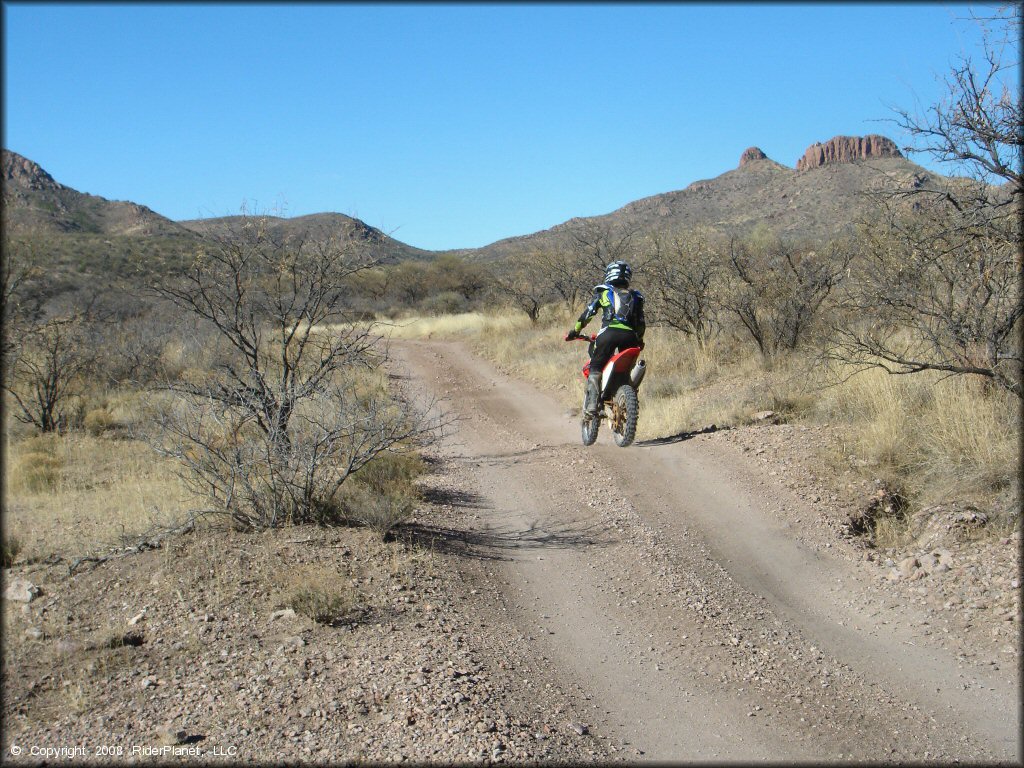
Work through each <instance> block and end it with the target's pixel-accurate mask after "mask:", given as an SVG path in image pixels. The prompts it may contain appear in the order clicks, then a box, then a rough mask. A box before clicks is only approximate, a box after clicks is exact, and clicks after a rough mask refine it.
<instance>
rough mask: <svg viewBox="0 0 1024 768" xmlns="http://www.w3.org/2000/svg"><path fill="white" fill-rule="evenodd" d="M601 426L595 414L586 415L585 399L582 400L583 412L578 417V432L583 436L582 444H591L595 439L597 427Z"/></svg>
mask: <svg viewBox="0 0 1024 768" xmlns="http://www.w3.org/2000/svg"><path fill="white" fill-rule="evenodd" d="M600 426H601V419H599V418H598V417H597V416H587V403H586V399H584V401H583V413H582V416H581V417H580V432H581V434H582V436H583V444H584V445H593V444H594V441H595V440H597V429H598V427H600Z"/></svg>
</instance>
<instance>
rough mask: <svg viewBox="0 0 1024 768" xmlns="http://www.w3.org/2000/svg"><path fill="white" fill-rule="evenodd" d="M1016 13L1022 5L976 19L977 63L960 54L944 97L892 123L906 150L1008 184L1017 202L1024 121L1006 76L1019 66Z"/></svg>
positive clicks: (1016, 92) (902, 112) (1013, 86)
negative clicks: (979, 29)
mask: <svg viewBox="0 0 1024 768" xmlns="http://www.w3.org/2000/svg"><path fill="white" fill-rule="evenodd" d="M1021 14H1022V8H1021V5H1020V4H1019V3H1011V4H1009V5H1007V6H1004V7H1002V8H999V9H998V10H996V11H995V13H994V15H993V16H991V17H989V18H987V19H976V21H977V22H978V23H980V24H981V26H982V47H983V52H982V57H981V58H982V60H981V61H977V60H975V59H972V58H971V57H969V56H961V57H960V58H959V60H958V62H957V63H956V64H955V65H954V66H953V68H952V69H951V71H950V73H949V74H948V75H947V77H946V79H945V85H946V95H945V98H943V99H942V100H941V101H940V102H938V103H936V104H933V105H931V106H930V107H929V108H928V109H927V110H926V111H925V113H924V114H923V115H922V114H914V113H911V112H910V111H908V110H902V109H898V110H896V118H895V119H894V120H895V122H896V124H897V125H899V126H900V127H901V128H902V129H903V130H905V131H906V132H907V133H908V134H909V135H910V137H911V140H912V144H911V146H909V147H906V150H907V151H909V152H912V153H917V154H926V155H930V156H931V157H933V158H934V159H935V160H938V161H939V162H941V163H943V164H946V165H949V166H950V167H951V169H952V170H953V171H954V172H957V173H964V174H966V175H968V176H970V177H972V178H975V179H978V180H981V181H986V182H993V181H994V182H995V183H1001V182H1009V184H1010V188H1011V191H1012V193H1013V196H1014V198H1015V199H1016V200H1019V199H1020V194H1021V151H1022V147H1024V133H1022V131H1021V127H1022V125H1024V123H1022V114H1021V102H1020V92H1019V90H1018V89H1019V85H1018V84H1017V83H1016V82H1014V81H1015V79H1016V78H1014V77H1013V76H1008V74H1009V73H1010V71H1011V70H1013V69H1018V68H1019V66H1020V63H1019V56H1020V51H1019V45H1020V31H1021ZM1018 77H1019V75H1018Z"/></svg>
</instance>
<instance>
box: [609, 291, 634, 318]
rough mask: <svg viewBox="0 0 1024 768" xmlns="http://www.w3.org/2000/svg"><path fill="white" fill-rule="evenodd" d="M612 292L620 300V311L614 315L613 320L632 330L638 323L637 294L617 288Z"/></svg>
mask: <svg viewBox="0 0 1024 768" xmlns="http://www.w3.org/2000/svg"><path fill="white" fill-rule="evenodd" d="M612 290H613V291H615V295H616V296H617V297H618V299H619V311H618V312H615V313H613V319H615V320H617V321H618V322H620V323H625V324H626V325H628V326H629V327H630V328H632V327H633V325H634V323H635V321H636V303H637V302H636V292H635V291H632V290H630V289H629V288H616V287H615V286H612Z"/></svg>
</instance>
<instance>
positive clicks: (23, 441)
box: [3, 17, 1024, 557]
mask: <svg viewBox="0 0 1024 768" xmlns="http://www.w3.org/2000/svg"><path fill="white" fill-rule="evenodd" d="M1011 21H1012V23H1011V25H1010V26H1011V27H1012V28H1014V29H1015V28H1016V27H1014V26H1013V24H1015V23H1016V17H1014V18H1013V19H1012V20H1011ZM987 42H988V47H987V55H986V58H985V60H984V61H982V62H970V61H964V62H961V63H960V65H958V66H957V67H955V68H954V69H953V71H952V73H951V76H950V78H949V81H948V86H949V99H948V100H947V101H945V102H943V103H942V104H937V105H935V106H933V107H932V108H930V109H929V110H928V111H926V112H925V113H924V114H923V115H914V114H911V113H909V112H899V113H897V117H896V121H897V122H898V123H899V124H900V125H901V126H903V127H904V128H905V129H906V130H907V131H908V132H909V133H910V135H911V136H912V137H914V138H915V140H916V142H917V144H916V146H915V147H913V149H915V150H916V151H918V152H922V153H926V154H930V155H932V156H934V157H935V158H937V159H938V160H941V161H943V162H948V163H949V164H950V166H951V170H952V171H954V172H955V174H956V175H954V176H951V177H948V178H946V177H939V178H940V182H935V181H934V179H933V180H932V181H931V182H929V183H927V184H925V183H920V180H919V179H912V180H910V181H909V182H908V183H907V184H906V185H905V186H902V187H899V188H895V189H893V188H890V189H889V190H888V192H886V193H885V194H881V193H877V192H876V193H874V205H875V207H874V210H873V214H872V215H871V217H870V219H869V220H865V221H863V222H861V225H860V227H859V229H858V230H857V232H856V234H855V235H854V236H850V237H843V238H842V239H838V238H837V239H833V240H831V241H827V242H823V241H820V240H819V241H815V240H808V239H799V238H783V237H780V236H778V235H777V234H776V233H774V232H773V231H772V230H771V229H770V228H769V227H766V226H762V227H760V228H759V229H756V230H754V231H753V232H752V233H751V234H748V235H745V236H738V235H730V234H728V233H722V232H721V231H718V230H713V229H711V228H708V227H702V226H699V227H692V228H687V229H679V228H676V229H673V228H671V227H665V228H663V229H659V230H656V231H652V230H649V229H644V230H641V229H639V228H638V227H637V226H635V225H629V224H627V223H622V222H620V223H618V224H615V223H613V222H611V221H609V220H607V219H601V218H597V219H576V220H573V221H572V222H570V223H569V225H567V226H566V228H565V230H564V233H563V234H564V237H562V238H561V240H560V241H559V242H560V243H561V245H550V246H546V247H544V248H538V249H535V250H533V251H530V252H528V253H525V254H521V255H517V256H515V257H508V258H504V259H499V260H494V261H481V260H476V259H473V258H471V257H459V256H456V255H453V254H442V255H439V256H437V257H435V258H433V259H425V260H404V261H397V262H395V261H392V262H390V263H381V262H380V261H379V260H378V259H377V258H375V257H372V256H371V255H370V254H369V252H368V251H366V250H360V248H359V247H358V245H359V243H358V241H355V240H351V239H346V240H339V239H338V238H337V237H336V236H335V235H332V234H331V233H330V232H329V231H326V230H325V231H323V232H317V231H315V229H313V228H310V229H306V230H303V229H301V228H284V227H282V226H280V220H276V219H275V220H274V221H273V222H272V221H271V219H272V218H273V217H267V216H260V215H249V214H245V213H244V212H243V215H242V216H239V217H233V218H231V219H230V220H225V222H222V224H223V226H220V225H219V226H218V227H215V228H210V231H208V232H204V233H203V234H202V236H201V237H199V236H197V238H196V239H190V240H189V241H188V245H187V248H185V247H184V246H182V244H181V243H179V242H177V241H174V240H173V238H172V239H168V238H167V237H158V238H156V239H154V240H153V241H152V243H151V249H150V250H151V252H144V253H143V252H134V251H131V249H130V246H129V244H128V243H129V241H128V240H127V239H117V238H116V237H115V238H114V239H107V240H100V239H99V238H102V237H104V235H102V234H100V233H97V232H92V233H91V234H90V233H89V232H85V234H84V235H82V237H85V240H83V241H82V242H83V243H85V245H84V246H81V247H80V248H77V250H76V248H72V247H71V246H69V245H68V243H69V242H70V241H68V240H66V239H61V238H60V237H57V236H56V235H54V234H52V233H51V234H49V235H39V236H36V237H33V236H31V235H30V234H24V233H21V234H19V235H18V236H17V237H13V238H8V241H7V248H6V249H5V260H4V265H3V266H4V268H3V312H4V318H3V319H4V331H5V333H4V343H3V363H4V371H3V389H4V397H5V399H6V402H5V405H6V408H5V412H6V413H7V414H8V421H7V425H6V432H5V450H6V459H7V460H6V461H5V473H6V484H7V485H6V488H7V501H8V520H7V522H8V534H9V536H10V542H9V543H7V544H5V552H17V553H20V554H19V556H21V557H47V556H49V555H52V554H53V552H54V551H56V550H57V549H59V547H53V546H50V545H49V544H48V543H47V540H48V537H49V534H48V533H46V531H47V530H48V529H47V526H48V525H50V526H51V529H52V530H56V529H58V528H59V529H61V530H63V531H74V535H73V536H72V537H66V538H70V540H71V542H72V543H73V544H74V546H75V547H77V548H79V549H83V548H85V549H88V548H89V547H96V546H99V543H100V541H101V540H107V541H109V540H110V538H111V535H112V533H113V532H114V531H115V530H116V531H117V532H118V533H119V534H120V535H122V536H123V535H126V533H127V532H130V531H131V529H132V528H133V525H132V524H131V523H130V522H129V521H128V520H126V519H124V518H123V517H122V516H128V517H130V518H131V519H132V520H134V521H135V524H134V528H135V529H137V530H141V529H144V528H147V526H151V525H152V524H153V520H154V519H155V518H167V519H170V518H175V517H180V516H181V515H184V514H195V513H200V512H201V513H203V514H206V513H209V514H211V515H213V516H217V517H220V518H222V519H226V520H229V521H230V522H231V524H232V525H233V526H235V527H237V528H240V529H248V530H259V529H262V528H266V527H277V526H281V525H287V524H292V523H316V524H326V523H340V524H352V525H365V526H369V527H370V528H373V529H374V530H377V531H378V532H379V533H381V534H384V535H386V533H387V532H388V530H390V529H391V528H392V527H393V526H394V525H395V524H397V523H398V522H400V521H401V520H402V519H404V518H405V517H407V516H408V514H409V513H410V511H411V510H412V509H413V508H414V506H415V503H416V493H415V485H414V483H413V480H414V478H415V476H416V474H417V472H419V471H420V470H421V466H420V465H419V464H418V462H417V460H416V459H415V455H416V450H417V449H418V448H419V447H421V446H422V445H424V444H425V443H427V442H429V441H430V440H432V439H434V438H435V437H436V436H437V435H438V434H439V430H440V429H442V428H443V426H444V425H443V424H442V423H440V421H439V420H438V418H437V416H436V413H434V412H433V410H432V408H431V404H429V403H427V404H419V405H416V404H414V403H413V402H412V401H411V400H410V399H409V398H408V397H407V393H403V392H401V391H400V390H398V389H396V387H395V386H394V382H393V381H392V380H390V379H389V378H388V376H387V375H386V363H387V344H386V339H384V338H383V337H384V336H385V335H392V336H394V335H397V336H403V335H414V336H430V335H434V334H437V335H448V336H453V335H454V336H465V337H466V338H469V339H471V340H472V343H473V345H474V347H475V348H476V349H477V350H478V351H479V352H480V353H482V354H484V355H486V356H488V357H489V358H491V359H493V360H495V361H497V362H498V363H500V364H501V365H502V366H504V368H505V370H507V371H508V372H509V373H510V374H513V375H522V376H526V377H528V378H530V379H533V380H534V381H536V382H538V383H540V384H543V385H545V386H550V387H555V388H559V389H561V390H562V391H563V392H564V393H565V398H566V401H567V403H568V404H572V405H575V404H576V402H577V400H578V399H579V396H580V386H581V385H580V381H579V377H578V370H577V369H578V368H579V367H580V365H581V362H582V359H581V358H582V354H581V352H582V349H581V348H580V347H578V346H569V345H564V344H561V343H560V339H561V337H562V335H563V334H564V331H565V330H566V329H568V327H569V326H570V325H571V323H572V320H573V319H574V317H575V315H576V314H577V313H578V312H579V311H580V309H581V308H582V306H583V304H584V302H585V301H586V299H587V297H588V296H589V295H590V292H591V291H592V289H593V286H594V284H595V282H596V281H597V280H598V278H599V277H600V273H601V269H602V267H603V265H604V264H606V263H608V262H610V261H613V260H615V259H619V258H625V259H628V260H629V261H630V262H631V263H632V264H633V267H634V274H635V279H634V284H635V286H636V287H639V288H640V289H641V290H642V291H644V292H645V294H646V295H647V311H648V321H649V328H650V330H649V332H648V336H647V342H648V343H647V349H646V351H645V354H646V357H647V359H648V361H649V364H650V366H651V368H650V370H651V375H650V376H649V378H648V380H647V382H646V383H645V386H644V399H643V418H642V419H641V433H640V435H639V437H640V439H645V438H652V437H663V436H666V435H672V434H679V433H682V432H685V431H688V430H694V429H698V428H701V427H703V426H706V425H709V424H711V423H714V424H716V425H718V426H725V425H732V426H737V425H741V424H744V423H746V422H748V421H749V420H750V419H751V417H752V414H754V413H756V412H759V411H766V410H770V411H773V412H774V413H775V414H776V418H780V419H785V420H791V421H792V420H797V421H800V420H804V421H810V422H814V421H817V422H827V423H830V424H833V425H836V426H839V427H840V428H841V430H842V432H843V434H844V436H845V437H844V447H843V448H842V449H841V450H837V453H836V455H835V456H833V457H830V458H829V460H830V461H838V462H847V463H851V464H853V465H854V466H856V467H858V468H859V469H860V470H861V471H863V473H864V474H865V475H867V476H870V477H872V478H874V479H876V480H877V481H878V482H879V483H884V484H885V485H886V486H887V487H891V488H892V489H893V491H894V492H897V493H899V494H900V496H901V497H905V498H908V499H910V500H911V501H912V503H914V504H917V505H921V504H926V503H936V502H939V501H959V502H964V503H970V504H978V505H983V506H986V507H987V508H991V509H993V510H996V511H997V512H998V514H999V515H1001V516H1002V517H1003V518H1005V521H1006V522H1007V524H1010V525H1017V524H1018V522H1017V518H1016V508H1017V502H1018V499H1017V498H1016V490H1017V478H1018V470H1017V457H1016V453H1017V441H1018V437H1019V416H1020V408H1021V399H1022V397H1024V389H1022V379H1021V331H1022V315H1024V303H1022V294H1021V285H1020V272H1021V266H1022V265H1021V257H1020V251H1019V242H1020V239H1021V231H1020V216H1019V212H1020V203H1021V186H1020V140H1019V137H1020V128H1021V112H1020V102H1019V96H1018V95H1017V94H1015V93H1014V92H1013V91H1012V90H1010V89H1009V88H1007V87H1005V86H1004V84H1003V80H1002V77H1001V75H1002V73H1003V72H1004V71H1005V70H1006V68H1007V67H1008V66H1010V65H1011V63H1010V62H1008V61H1007V60H1006V58H1005V50H1006V49H1005V42H1006V41H1005V40H1003V41H1001V40H999V39H997V38H996V37H995V36H994V34H993V35H990V36H989V37H988V38H987ZM274 222H276V224H275V223H274ZM272 224H274V225H273V226H272ZM132 242H134V241H132ZM182 242H184V241H182ZM197 242H198V243H200V244H199V245H196V243H197ZM551 242H554V241H551ZM80 245H81V244H80ZM69 249H70V250H69ZM76 254H77V255H76ZM76 258H78V259H79V260H80V261H81V262H82V264H81V265H79V266H82V265H86V264H88V265H89V268H90V269H91V270H92V272H93V273H95V275H98V274H101V273H106V274H107V276H108V278H109V279H99V278H97V279H96V280H93V281H89V282H87V283H83V281H82V280H80V279H78V278H79V277H81V276H80V275H78V273H77V272H75V269H76V266H75V262H76ZM97 259H99V261H98V262H97ZM97 264H98V267H97ZM133 264H134V265H135V268H131V267H132V265H133ZM76 275H78V277H76ZM143 286H144V287H145V291H144V292H143V291H141V290H140V288H141V287H143ZM385 331H386V333H385ZM100 489H102V494H101V495H102V496H103V498H104V499H107V500H109V499H110V498H111V494H112V493H118V494H124V496H122V497H121V498H122V499H123V500H122V501H120V502H118V503H117V504H116V505H113V506H116V509H117V512H116V514H110V513H108V511H107V510H106V509H104V510H103V511H102V512H101V511H100V510H99V509H97V510H95V511H92V512H90V511H89V510H90V509H91V506H90V505H91V504H93V503H96V504H98V503H99V502H89V501H87V500H86V499H87V497H89V495H90V494H99V493H100ZM115 489H116V491H115ZM129 499H131V500H129ZM71 510H74V513H73V514H74V515H75V516H77V517H75V520H71V519H70V518H69V515H72V512H71ZM86 519H88V520H90V521H91V522H90V523H89V524H88V525H87V524H86V523H85V522H84V521H85V520H86ZM29 520H31V521H32V525H31V526H29V525H28V521H29ZM98 521H101V522H98ZM94 523H95V525H94ZM90 526H91V527H90ZM30 527H31V531H32V532H30V531H29V528H30ZM87 528H88V529H89V532H87V531H86V529H87ZM55 535H56V534H55ZM12 556H14V555H12ZM5 557H7V555H6V554H5Z"/></svg>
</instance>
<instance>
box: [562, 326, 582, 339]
mask: <svg viewBox="0 0 1024 768" xmlns="http://www.w3.org/2000/svg"><path fill="white" fill-rule="evenodd" d="M579 337H580V334H579V332H578V331H577V330H576V329H575V328H573V329H572V330H571V331H569V332H568V333H567V334H565V340H566V341H572V340H573V339H578V338H579Z"/></svg>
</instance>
